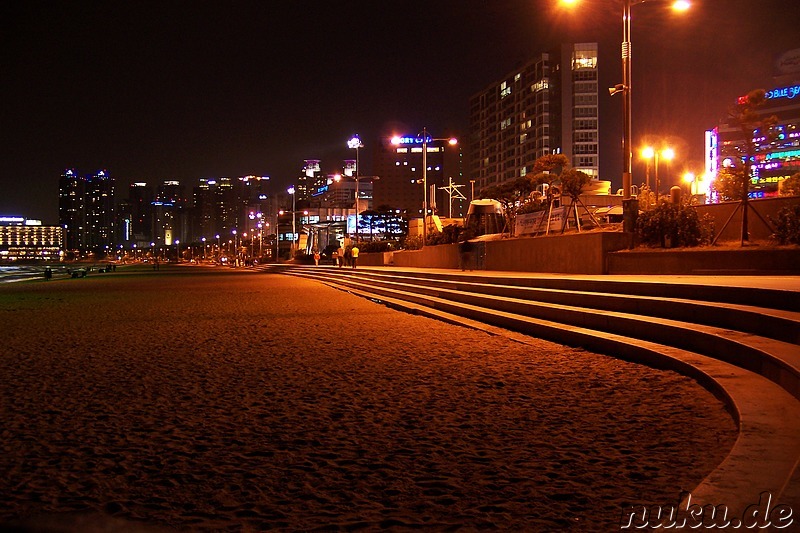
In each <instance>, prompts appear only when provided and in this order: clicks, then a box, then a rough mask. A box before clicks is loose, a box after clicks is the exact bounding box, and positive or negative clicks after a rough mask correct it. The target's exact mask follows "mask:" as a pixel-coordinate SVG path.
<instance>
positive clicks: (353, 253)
mask: <svg viewBox="0 0 800 533" xmlns="http://www.w3.org/2000/svg"><path fill="white" fill-rule="evenodd" d="M358 252H359V250H358V245H357V244H354V245H353V249H352V250H350V260H351V261H352V262H353V268H355V267H356V263H357V262H358Z"/></svg>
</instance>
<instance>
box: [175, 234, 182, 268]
mask: <svg viewBox="0 0 800 533" xmlns="http://www.w3.org/2000/svg"><path fill="white" fill-rule="evenodd" d="M175 262H176V263H180V262H181V241H179V240H176V241H175Z"/></svg>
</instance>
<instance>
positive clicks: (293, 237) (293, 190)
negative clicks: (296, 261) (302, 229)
mask: <svg viewBox="0 0 800 533" xmlns="http://www.w3.org/2000/svg"><path fill="white" fill-rule="evenodd" d="M286 192H288V193H289V194H291V195H292V245H291V247H290V248H289V249H290V257H289V259H292V258H294V240H295V236H296V235H297V229H296V226H295V219H294V217H295V210H296V207H295V206H296V205H297V204H296V203H295V198H297V196H296V195H295V192H296V191H295V188H294V185H292V186H291V187H289V188H288V189H286Z"/></svg>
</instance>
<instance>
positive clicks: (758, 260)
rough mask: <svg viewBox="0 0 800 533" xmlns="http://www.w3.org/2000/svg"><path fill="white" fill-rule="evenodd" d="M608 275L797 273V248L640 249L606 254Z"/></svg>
mask: <svg viewBox="0 0 800 533" xmlns="http://www.w3.org/2000/svg"><path fill="white" fill-rule="evenodd" d="M608 273H609V274H709V275H712V274H723V275H724V274H800V248H794V247H793V248H765V249H754V248H741V249H733V250H732V249H724V250H721V249H719V248H704V249H685V248H684V249H680V250H643V249H635V250H630V251H623V252H615V253H610V254H608Z"/></svg>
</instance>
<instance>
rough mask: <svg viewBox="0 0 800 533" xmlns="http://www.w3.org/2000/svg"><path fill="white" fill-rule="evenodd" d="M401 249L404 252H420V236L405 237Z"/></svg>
mask: <svg viewBox="0 0 800 533" xmlns="http://www.w3.org/2000/svg"><path fill="white" fill-rule="evenodd" d="M402 247H403V248H405V249H406V250H422V235H414V236H411V237H406V238H405V240H404V241H403V246H402Z"/></svg>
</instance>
